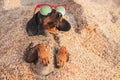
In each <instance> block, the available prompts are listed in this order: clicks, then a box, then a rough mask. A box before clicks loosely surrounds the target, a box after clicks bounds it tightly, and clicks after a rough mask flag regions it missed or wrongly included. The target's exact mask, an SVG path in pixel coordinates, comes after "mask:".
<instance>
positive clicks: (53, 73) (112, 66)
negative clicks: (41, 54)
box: [0, 0, 120, 80]
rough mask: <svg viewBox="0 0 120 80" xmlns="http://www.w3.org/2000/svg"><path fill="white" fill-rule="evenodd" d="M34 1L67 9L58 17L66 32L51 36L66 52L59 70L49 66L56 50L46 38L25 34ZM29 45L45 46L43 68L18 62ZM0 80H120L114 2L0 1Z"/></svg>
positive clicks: (119, 30) (118, 11) (118, 10)
mask: <svg viewBox="0 0 120 80" xmlns="http://www.w3.org/2000/svg"><path fill="white" fill-rule="evenodd" d="M38 3H51V4H54V5H57V4H63V5H66V6H68V7H69V10H67V12H66V15H65V16H63V17H64V18H65V19H67V20H68V21H69V22H70V24H71V26H72V28H71V30H70V31H69V32H59V33H58V35H57V36H58V37H59V39H60V46H63V45H64V46H65V47H66V48H67V50H68V52H69V54H70V55H69V61H68V62H67V63H66V64H65V65H64V67H63V68H60V69H56V68H54V64H53V60H54V58H53V55H54V47H58V46H57V44H56V42H55V40H54V39H53V36H52V35H51V34H48V35H47V36H46V37H45V36H42V35H39V36H32V37H31V36H28V35H27V33H26V24H27V22H28V21H29V19H30V18H31V17H32V16H33V10H34V7H35V5H36V4H38ZM31 42H33V43H34V45H37V44H40V43H43V44H45V45H46V46H47V49H48V50H49V55H50V64H49V65H48V66H47V67H43V66H41V65H40V64H37V65H34V64H29V63H26V62H25V61H24V59H23V57H24V51H25V49H26V48H27V46H28V45H29V44H30V43H31ZM45 75H47V76H45ZM0 80H120V1H119V0H60V1H58V0H0Z"/></svg>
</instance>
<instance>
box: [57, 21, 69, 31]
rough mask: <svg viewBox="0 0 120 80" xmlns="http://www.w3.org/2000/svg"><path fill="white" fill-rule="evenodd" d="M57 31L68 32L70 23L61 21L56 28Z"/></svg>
mask: <svg viewBox="0 0 120 80" xmlns="http://www.w3.org/2000/svg"><path fill="white" fill-rule="evenodd" d="M57 29H58V30H59V31H69V30H70V29H71V25H70V23H69V22H68V21H67V20H65V19H62V22H61V23H60V25H59V26H58V27H57Z"/></svg>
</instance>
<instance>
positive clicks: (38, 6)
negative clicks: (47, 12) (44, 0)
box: [34, 4, 68, 14]
mask: <svg viewBox="0 0 120 80" xmlns="http://www.w3.org/2000/svg"><path fill="white" fill-rule="evenodd" d="M41 6H49V7H50V8H51V9H56V8H57V7H59V6H63V5H56V6H54V5H51V4H37V5H36V7H35V9H34V14H35V12H36V10H37V9H38V8H40V7H41ZM63 7H64V8H65V10H67V9H68V7H66V6H63Z"/></svg>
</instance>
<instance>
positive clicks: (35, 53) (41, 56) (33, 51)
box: [25, 44, 49, 65]
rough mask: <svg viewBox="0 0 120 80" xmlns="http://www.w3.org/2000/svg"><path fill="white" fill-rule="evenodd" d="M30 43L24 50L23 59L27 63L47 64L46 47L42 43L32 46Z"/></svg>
mask: <svg viewBox="0 0 120 80" xmlns="http://www.w3.org/2000/svg"><path fill="white" fill-rule="evenodd" d="M31 45H32V44H30V45H29V46H28V48H27V49H26V52H25V61H26V62H28V63H34V64H36V63H37V62H39V63H42V64H43V65H48V63H49V58H48V52H47V49H46V47H45V46H44V45H43V44H38V45H36V46H34V47H31Z"/></svg>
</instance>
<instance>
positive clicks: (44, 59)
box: [35, 44, 49, 66]
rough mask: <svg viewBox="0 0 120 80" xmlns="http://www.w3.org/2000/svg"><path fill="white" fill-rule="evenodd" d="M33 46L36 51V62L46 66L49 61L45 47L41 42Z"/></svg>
mask: <svg viewBox="0 0 120 80" xmlns="http://www.w3.org/2000/svg"><path fill="white" fill-rule="evenodd" d="M35 48H36V50H37V52H38V62H39V63H42V64H43V65H45V66H47V65H48V63H49V58H48V52H47V49H46V47H45V46H44V45H43V44H39V45H37V46H36V47H35Z"/></svg>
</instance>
